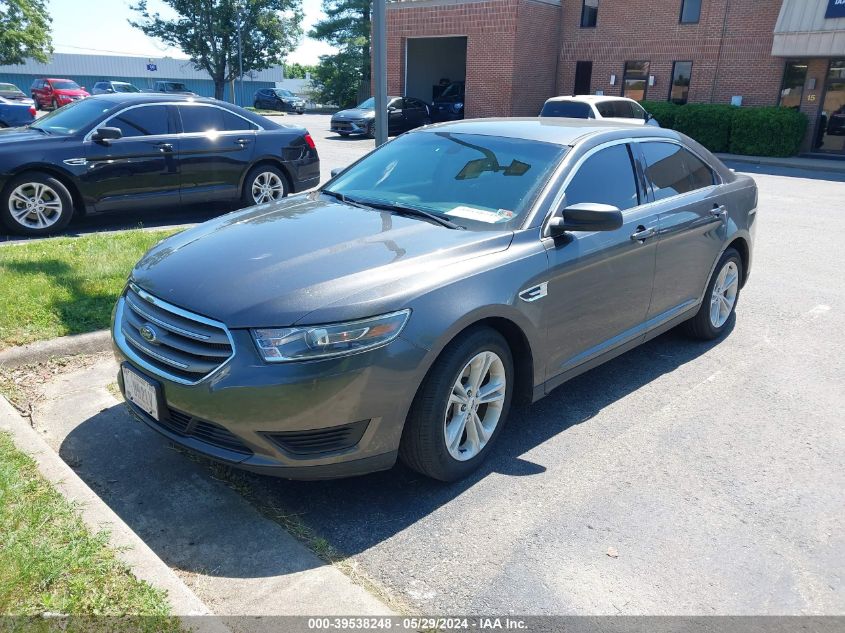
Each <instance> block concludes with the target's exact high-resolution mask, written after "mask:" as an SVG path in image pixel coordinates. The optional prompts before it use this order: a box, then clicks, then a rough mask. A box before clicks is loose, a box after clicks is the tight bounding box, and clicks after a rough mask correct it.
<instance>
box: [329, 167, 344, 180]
mask: <svg viewBox="0 0 845 633" xmlns="http://www.w3.org/2000/svg"><path fill="white" fill-rule="evenodd" d="M343 169H344V168H343V167H335V168H334V169H332V170H331V172H329V173H331V175H332V178H334V177H335V176H337V175H338V174H339V173H340V172H342V171H343Z"/></svg>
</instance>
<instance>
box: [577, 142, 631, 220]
mask: <svg viewBox="0 0 845 633" xmlns="http://www.w3.org/2000/svg"><path fill="white" fill-rule="evenodd" d="M582 202H595V203H600V204H609V205H612V206H614V207H616V208H617V209H620V210H622V211H624V210H625V209H631V208H633V207H635V206H637V205H638V204H639V203H640V196H639V191H638V190H637V181H636V180H635V177H634V165H633V161H632V159H631V151H630V149H629V148H628V145H627V144H621V145H612V146H611V147H606V148H604V149H602V150H599V151H598V152H596V153H595V154H593V155H592V156H590V157H589V158H588V159H587V160H585V161H584V162H583V163H581V166H580V167H579V168H578V171H577V172H576V173H575V176H573V178H572V180H570V181H569V184H568V185H567V187H566V206H570V205H573V204H579V203H582Z"/></svg>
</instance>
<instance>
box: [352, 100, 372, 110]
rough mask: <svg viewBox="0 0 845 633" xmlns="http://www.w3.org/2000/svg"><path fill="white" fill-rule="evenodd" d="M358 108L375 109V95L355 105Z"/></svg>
mask: <svg viewBox="0 0 845 633" xmlns="http://www.w3.org/2000/svg"><path fill="white" fill-rule="evenodd" d="M355 107H356V109H358V110H375V109H376V99H375V97H370V98H369V99H367V100H366V101H362V102H361V103H359V104H358V105H357V106H355Z"/></svg>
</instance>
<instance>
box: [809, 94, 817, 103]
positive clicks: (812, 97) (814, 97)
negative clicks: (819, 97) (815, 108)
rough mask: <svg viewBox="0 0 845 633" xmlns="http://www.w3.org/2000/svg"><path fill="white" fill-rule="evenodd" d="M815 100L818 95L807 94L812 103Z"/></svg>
mask: <svg viewBox="0 0 845 633" xmlns="http://www.w3.org/2000/svg"><path fill="white" fill-rule="evenodd" d="M815 100H816V95H807V101H809V102H810V103H812V102H813V101H815Z"/></svg>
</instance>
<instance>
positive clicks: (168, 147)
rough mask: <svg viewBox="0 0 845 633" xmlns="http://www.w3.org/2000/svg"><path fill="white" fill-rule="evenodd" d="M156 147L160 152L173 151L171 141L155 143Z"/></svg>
mask: <svg viewBox="0 0 845 633" xmlns="http://www.w3.org/2000/svg"><path fill="white" fill-rule="evenodd" d="M156 147H157V148H158V149H159V151H161V152H172V151H173V143H156Z"/></svg>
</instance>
